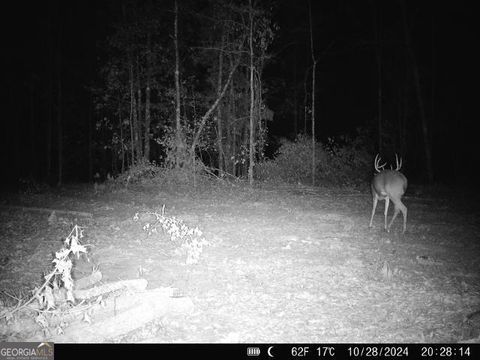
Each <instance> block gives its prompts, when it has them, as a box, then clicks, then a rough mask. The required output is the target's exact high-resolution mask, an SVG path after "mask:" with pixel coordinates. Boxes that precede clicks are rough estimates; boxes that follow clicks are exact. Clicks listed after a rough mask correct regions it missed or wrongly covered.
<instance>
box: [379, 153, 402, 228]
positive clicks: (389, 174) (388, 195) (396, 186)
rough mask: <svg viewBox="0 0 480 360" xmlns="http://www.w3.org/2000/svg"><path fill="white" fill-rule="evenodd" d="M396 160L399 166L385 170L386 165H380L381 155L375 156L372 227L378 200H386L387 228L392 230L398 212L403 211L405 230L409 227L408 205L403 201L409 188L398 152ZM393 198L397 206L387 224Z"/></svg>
mask: <svg viewBox="0 0 480 360" xmlns="http://www.w3.org/2000/svg"><path fill="white" fill-rule="evenodd" d="M395 161H396V164H397V167H396V168H395V169H393V168H390V170H388V169H387V170H385V169H384V167H385V165H386V163H385V164H383V165H380V157H379V155H378V154H377V156H375V170H376V171H377V174H375V176H374V177H373V180H372V196H373V208H372V216H371V218H370V227H372V222H373V216H374V215H375V209H376V207H377V202H378V200H385V230H387V232H389V231H390V227H391V226H392V223H393V220H395V218H396V217H397V215H398V213H399V212H400V211H401V212H402V215H403V232H405V229H406V228H407V207H406V206H405V205H404V204H403V203H402V196H403V194H404V193H405V190H407V184H408V183H407V178H406V177H405V175H403V174H402V173H401V172H400V169H401V168H402V158H400V160H399V159H398V156H397V154H395ZM390 200H392V202H393V205H394V206H395V211H394V213H393V217H392V220H390V223H389V224H388V226H387V213H388V205H389V204H390Z"/></svg>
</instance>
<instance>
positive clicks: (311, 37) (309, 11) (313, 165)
mask: <svg viewBox="0 0 480 360" xmlns="http://www.w3.org/2000/svg"><path fill="white" fill-rule="evenodd" d="M308 16H309V20H310V21H309V23H310V52H311V55H312V186H315V172H316V171H315V170H316V159H315V143H316V141H315V73H316V70H317V59H316V57H315V49H314V46H313V26H312V4H311V1H310V0H309V1H308Z"/></svg>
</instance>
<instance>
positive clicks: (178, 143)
mask: <svg viewBox="0 0 480 360" xmlns="http://www.w3.org/2000/svg"><path fill="white" fill-rule="evenodd" d="M174 13H175V21H174V35H173V42H174V47H175V148H176V149H175V152H176V156H175V166H176V167H179V166H180V165H181V164H180V158H181V156H182V152H183V136H182V127H181V122H180V101H181V99H180V58H179V54H178V2H177V0H175V9H174ZM192 156H195V155H194V153H192Z"/></svg>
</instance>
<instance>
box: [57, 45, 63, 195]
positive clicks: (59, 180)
mask: <svg viewBox="0 0 480 360" xmlns="http://www.w3.org/2000/svg"><path fill="white" fill-rule="evenodd" d="M57 55H58V63H57V64H58V67H57V131H58V138H57V159H58V172H57V186H61V185H62V181H63V127H62V113H63V104H62V103H63V99H62V95H63V94H62V56H61V53H60V49H58V53H57Z"/></svg>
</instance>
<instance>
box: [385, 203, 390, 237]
mask: <svg viewBox="0 0 480 360" xmlns="http://www.w3.org/2000/svg"><path fill="white" fill-rule="evenodd" d="M388 205H390V198H389V197H388V196H387V197H386V198H385V226H384V228H385V230H387V232H388V230H389V228H387V214H388Z"/></svg>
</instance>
